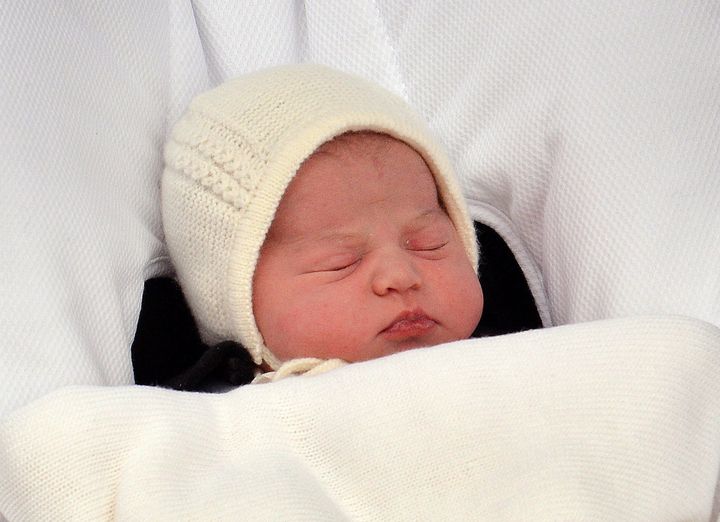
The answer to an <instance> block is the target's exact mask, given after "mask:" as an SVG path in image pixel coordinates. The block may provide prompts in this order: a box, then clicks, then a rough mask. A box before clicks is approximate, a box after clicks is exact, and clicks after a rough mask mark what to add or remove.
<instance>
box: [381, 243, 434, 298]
mask: <svg viewBox="0 0 720 522" xmlns="http://www.w3.org/2000/svg"><path fill="white" fill-rule="evenodd" d="M421 282H422V277H421V274H420V271H419V270H418V268H417V266H416V264H415V260H414V259H412V257H411V255H410V254H408V253H407V252H404V251H402V250H399V249H398V250H393V251H389V252H387V253H386V255H382V256H379V257H378V260H377V263H376V267H375V272H374V274H373V280H372V289H373V292H374V293H375V294H377V295H380V296H382V295H386V294H388V293H391V292H399V293H403V292H407V291H408V290H414V289H418V288H420V284H421Z"/></svg>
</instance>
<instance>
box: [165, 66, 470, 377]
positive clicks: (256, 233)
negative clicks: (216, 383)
mask: <svg viewBox="0 0 720 522" xmlns="http://www.w3.org/2000/svg"><path fill="white" fill-rule="evenodd" d="M360 130H369V131H376V132H380V133H385V134H388V135H391V136H393V137H395V138H397V139H399V140H402V141H404V142H405V143H407V144H408V145H410V146H411V147H413V148H414V149H415V150H417V151H418V152H419V153H420V154H421V155H422V156H423V158H424V159H425V161H426V163H427V164H428V166H429V167H430V170H431V171H432V172H433V175H434V176H435V182H436V184H437V186H438V190H439V194H440V197H441V199H442V201H443V203H444V205H445V207H446V209H447V212H448V214H449V216H450V218H451V219H452V221H453V223H454V225H455V227H456V229H457V230H458V233H459V235H460V238H461V239H462V241H463V244H464V245H465V249H466V251H467V254H468V257H469V258H470V261H471V263H472V264H473V266H475V267H477V261H478V251H477V244H476V240H475V234H474V230H473V226H472V221H471V220H470V218H469V215H468V213H467V210H466V207H465V203H464V200H463V199H462V195H461V193H460V190H459V188H458V185H457V183H456V181H455V179H454V177H453V174H452V169H451V166H450V163H449V161H448V159H447V157H446V155H445V153H444V152H443V150H442V149H441V147H439V145H438V144H437V143H436V142H435V140H434V139H433V138H432V137H431V135H430V133H429V131H428V130H427V128H426V126H425V124H424V123H423V122H422V120H421V119H420V118H419V117H418V116H417V115H416V114H415V113H413V112H412V110H411V109H410V108H409V107H408V105H407V104H406V103H405V102H404V101H403V100H402V99H400V98H399V97H397V96H395V95H394V94H392V93H390V92H388V91H386V90H384V89H382V88H380V87H379V86H377V85H375V84H373V83H371V82H369V81H367V80H364V79H362V78H359V77H356V76H352V75H349V74H345V73H342V72H339V71H336V70H333V69H330V68H327V67H324V66H318V65H310V64H306V65H292V66H283V67H277V68H273V69H267V70H263V71H260V72H257V73H254V74H250V75H247V76H243V77H240V78H237V79H234V80H230V81H227V82H225V83H223V84H222V85H220V86H219V87H216V88H215V89H212V90H210V91H208V92H205V93H203V94H200V95H199V96H197V97H196V98H195V99H194V100H193V101H192V103H191V104H190V107H189V108H188V110H187V111H186V113H185V114H184V115H183V116H182V117H181V118H180V120H179V121H178V122H177V124H176V125H175V127H174V129H173V131H172V135H171V137H170V139H169V141H168V143H167V145H166V149H165V170H164V173H163V178H162V217H163V225H164V229H165V239H166V242H167V246H168V249H169V252H170V256H171V259H172V261H173V264H174V266H175V269H176V271H177V277H178V279H179V282H180V285H181V286H182V288H183V291H184V293H185V296H186V298H187V300H188V302H189V305H190V308H191V309H192V312H193V315H194V317H195V319H196V321H197V323H198V327H199V329H200V334H201V336H202V338H203V340H204V341H205V342H207V343H216V342H220V341H223V340H233V341H237V342H239V343H241V344H242V345H243V346H244V347H245V348H246V349H247V350H248V351H249V352H250V354H251V356H252V358H253V360H254V361H255V363H256V364H260V363H261V362H262V361H265V362H267V363H268V364H269V365H270V366H271V367H272V368H273V369H277V368H278V366H279V365H280V364H281V361H279V360H278V359H277V358H276V357H275V356H274V355H273V354H272V353H271V352H270V351H269V350H268V348H267V347H266V346H265V344H264V342H263V338H262V335H261V334H260V332H259V331H258V328H257V325H256V323H255V317H254V314H253V303H252V285H253V274H254V271H255V266H256V263H257V260H258V255H259V252H260V247H261V246H262V244H263V241H264V240H265V236H266V234H267V232H268V229H269V228H270V224H271V223H272V220H273V217H274V215H275V210H276V209H277V207H278V204H279V202H280V199H281V198H282V196H283V193H284V191H285V189H286V188H287V186H288V184H289V183H290V181H291V180H292V178H293V176H294V175H295V173H296V172H297V170H298V168H299V167H300V165H301V164H302V163H303V161H304V160H305V159H306V158H307V157H308V156H310V155H311V154H312V153H313V152H314V151H315V150H316V149H317V148H318V147H319V146H320V145H322V144H323V143H325V142H326V141H329V140H330V139H332V138H334V137H335V136H338V135H340V134H343V133H345V132H349V131H360Z"/></svg>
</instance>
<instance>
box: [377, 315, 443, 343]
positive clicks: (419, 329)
mask: <svg viewBox="0 0 720 522" xmlns="http://www.w3.org/2000/svg"><path fill="white" fill-rule="evenodd" d="M436 326H437V321H435V320H434V319H433V318H432V317H430V316H429V315H427V314H426V313H425V312H424V311H423V310H421V309H420V308H416V309H415V310H405V311H403V312H401V313H400V314H398V315H397V317H395V319H393V321H392V322H391V323H390V324H389V325H388V326H387V327H386V328H385V329H384V330H382V331H381V332H380V333H381V334H382V335H383V336H384V337H386V338H390V339H392V340H403V339H408V338H412V337H420V336H422V335H425V334H427V333H429V332H430V331H431V330H432V329H433V328H435V327H436Z"/></svg>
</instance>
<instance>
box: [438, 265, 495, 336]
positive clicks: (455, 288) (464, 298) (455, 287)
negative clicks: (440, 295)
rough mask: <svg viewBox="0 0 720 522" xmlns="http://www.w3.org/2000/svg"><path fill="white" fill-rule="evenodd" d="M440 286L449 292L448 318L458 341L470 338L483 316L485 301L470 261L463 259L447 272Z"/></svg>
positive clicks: (447, 298)
mask: <svg viewBox="0 0 720 522" xmlns="http://www.w3.org/2000/svg"><path fill="white" fill-rule="evenodd" d="M446 276H447V277H443V278H442V280H441V282H440V285H442V288H445V289H446V290H447V294H446V296H445V302H446V303H447V306H448V318H449V320H450V321H451V324H452V327H453V330H454V333H455V334H456V337H457V338H458V339H465V338H467V337H469V336H470V335H471V334H472V332H473V331H474V330H475V327H476V326H477V324H478V322H479V321H480V316H481V315H482V311H483V306H484V299H483V293H482V288H481V287H480V282H479V281H478V277H477V275H476V274H475V271H474V270H473V268H472V265H471V264H470V262H469V261H467V260H465V259H463V260H462V262H458V263H456V264H455V269H454V270H449V271H448V272H446Z"/></svg>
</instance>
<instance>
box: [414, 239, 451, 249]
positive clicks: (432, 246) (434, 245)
mask: <svg viewBox="0 0 720 522" xmlns="http://www.w3.org/2000/svg"><path fill="white" fill-rule="evenodd" d="M448 243H450V241H441V242H437V243H436V242H432V243H430V244H429V245H427V246H425V245H420V246H417V245H412V244H411V241H410V240H409V239H407V240H406V241H405V247H406V248H408V249H410V250H414V251H416V252H433V251H435V250H440V249H442V248H443V247H445V246H447V245H448Z"/></svg>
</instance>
